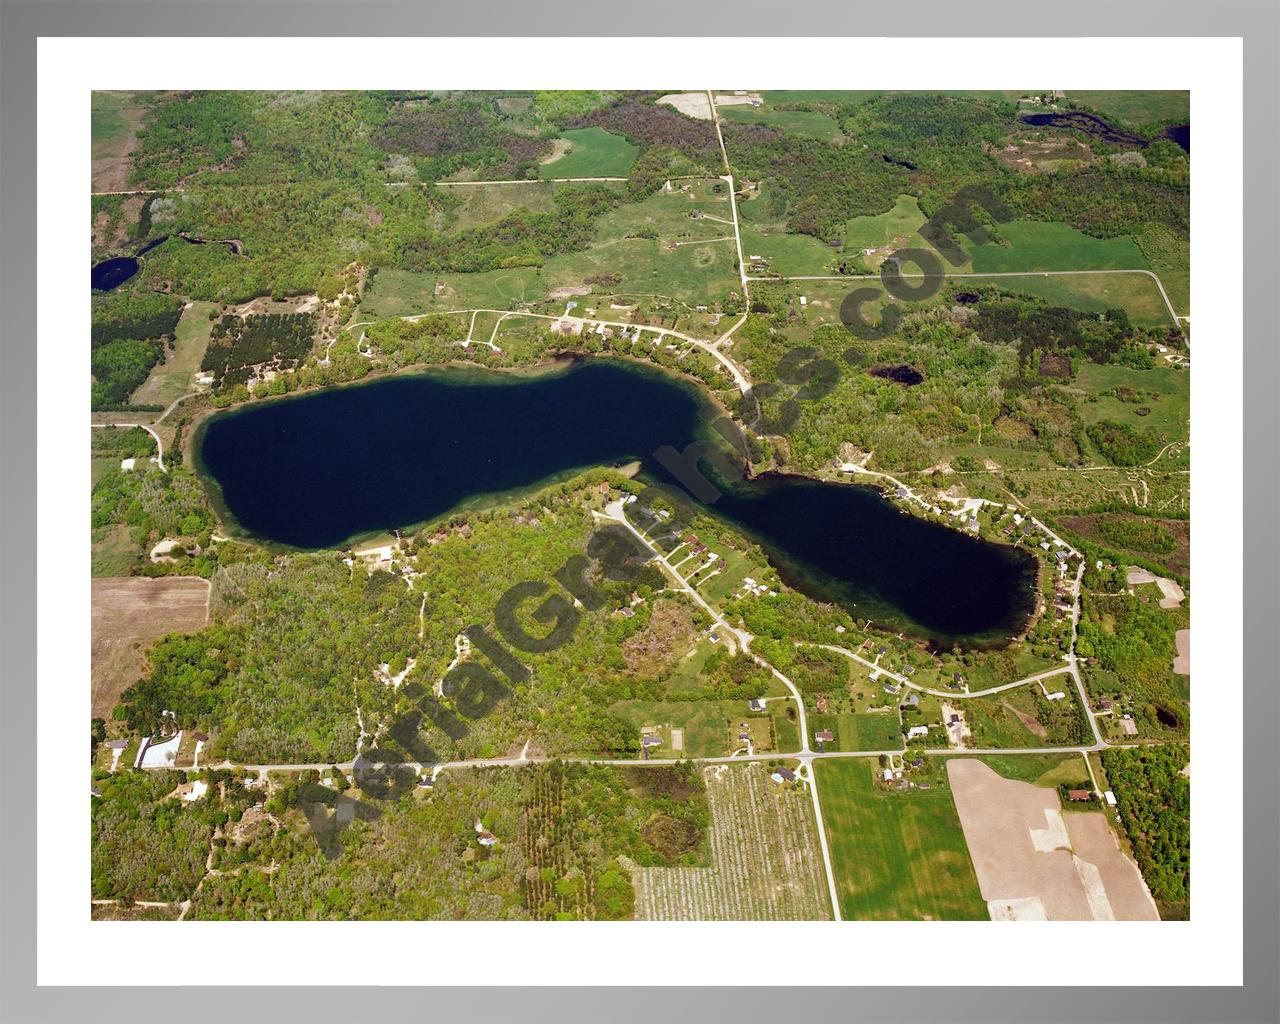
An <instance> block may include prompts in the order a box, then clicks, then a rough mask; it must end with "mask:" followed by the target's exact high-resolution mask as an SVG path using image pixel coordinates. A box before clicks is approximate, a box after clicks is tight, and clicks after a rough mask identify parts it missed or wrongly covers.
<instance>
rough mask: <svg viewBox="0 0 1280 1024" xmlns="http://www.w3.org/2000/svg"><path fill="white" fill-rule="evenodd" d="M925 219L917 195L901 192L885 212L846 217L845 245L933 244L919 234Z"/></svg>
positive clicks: (863, 247)
mask: <svg viewBox="0 0 1280 1024" xmlns="http://www.w3.org/2000/svg"><path fill="white" fill-rule="evenodd" d="M924 222H925V215H924V214H923V213H922V212H921V211H920V203H919V201H918V200H917V199H916V197H915V196H905V195H904V196H898V201H897V202H896V203H895V204H894V205H893V208H892V209H889V210H886V211H885V212H884V213H879V214H876V215H875V216H874V217H853V218H851V219H850V220H848V221H846V222H845V236H844V247H845V249H846V250H848V251H853V250H859V249H878V248H880V247H881V246H885V245H893V246H895V247H897V248H902V247H904V246H907V247H911V248H931V247H930V246H929V244H928V243H927V242H925V240H924V239H923V238H921V237H920V235H919V231H920V227H921V225H922V224H924Z"/></svg>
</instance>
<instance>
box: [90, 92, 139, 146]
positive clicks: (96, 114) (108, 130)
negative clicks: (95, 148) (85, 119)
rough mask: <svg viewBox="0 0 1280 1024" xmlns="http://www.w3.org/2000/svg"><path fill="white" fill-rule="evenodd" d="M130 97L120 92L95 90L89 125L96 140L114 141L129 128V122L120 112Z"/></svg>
mask: <svg viewBox="0 0 1280 1024" xmlns="http://www.w3.org/2000/svg"><path fill="white" fill-rule="evenodd" d="M128 100H129V97H128V96H127V94H125V93H119V92H95V93H93V98H92V100H91V101H90V103H91V106H90V111H89V125H90V134H91V137H92V139H93V141H94V142H114V141H115V140H117V139H119V138H120V137H121V136H123V135H124V133H125V132H126V131H127V130H128V128H129V122H128V120H127V119H126V118H125V116H124V115H123V114H122V113H120V109H121V107H123V106H124V105H125V103H127V102H128Z"/></svg>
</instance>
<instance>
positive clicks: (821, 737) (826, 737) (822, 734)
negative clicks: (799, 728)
mask: <svg viewBox="0 0 1280 1024" xmlns="http://www.w3.org/2000/svg"><path fill="white" fill-rule="evenodd" d="M813 738H814V739H815V740H817V741H818V742H819V743H830V742H831V741H832V740H833V739H835V738H836V737H835V734H834V733H833V732H832V731H831V730H830V729H822V730H820V731H819V732H815V733H814V734H813Z"/></svg>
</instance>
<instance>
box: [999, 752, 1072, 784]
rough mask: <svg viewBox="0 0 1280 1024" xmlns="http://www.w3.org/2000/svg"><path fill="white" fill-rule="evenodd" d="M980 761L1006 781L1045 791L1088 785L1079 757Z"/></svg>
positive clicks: (1009, 756) (1015, 756)
mask: <svg viewBox="0 0 1280 1024" xmlns="http://www.w3.org/2000/svg"><path fill="white" fill-rule="evenodd" d="M980 760H982V761H984V762H986V764H987V765H989V766H990V767H991V768H992V770H994V771H995V772H997V773H998V774H1000V775H1002V776H1004V777H1005V778H1006V779H1014V780H1015V781H1017V782H1030V783H1033V784H1034V785H1037V786H1043V787H1045V788H1046V789H1054V788H1056V787H1057V786H1060V785H1062V784H1063V783H1074V782H1080V783H1085V782H1088V781H1089V772H1088V771H1087V770H1086V769H1085V766H1084V759H1083V758H1082V757H1081V756H1080V755H1079V754H1007V755H1003V756H1001V755H999V754H984V755H983V756H982V757H981V758H980Z"/></svg>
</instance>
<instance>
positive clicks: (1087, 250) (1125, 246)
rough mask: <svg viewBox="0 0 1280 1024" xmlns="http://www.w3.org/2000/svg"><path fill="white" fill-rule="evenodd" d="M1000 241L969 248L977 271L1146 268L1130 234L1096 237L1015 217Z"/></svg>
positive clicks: (1003, 226)
mask: <svg viewBox="0 0 1280 1024" xmlns="http://www.w3.org/2000/svg"><path fill="white" fill-rule="evenodd" d="M996 231H997V233H998V234H999V236H1000V241H998V242H987V243H985V244H984V245H979V246H974V247H971V248H970V249H969V253H970V255H971V256H972V258H973V270H974V272H975V273H980V274H986V273H1002V272H1008V271H1016V270H1138V269H1146V268H1147V261H1146V258H1145V257H1144V256H1143V255H1142V251H1141V250H1140V249H1139V248H1138V247H1137V245H1135V244H1134V241H1133V239H1132V238H1130V237H1129V236H1128V235H1120V236H1118V237H1116V238H1094V237H1093V236H1092V235H1086V234H1084V233H1082V232H1080V231H1077V230H1076V229H1075V228H1073V227H1071V226H1069V225H1067V224H1059V223H1056V222H1050V221H1022V220H1015V221H1010V222H1009V223H1006V224H1001V225H1000V226H999V227H998V228H997V229H996Z"/></svg>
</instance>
